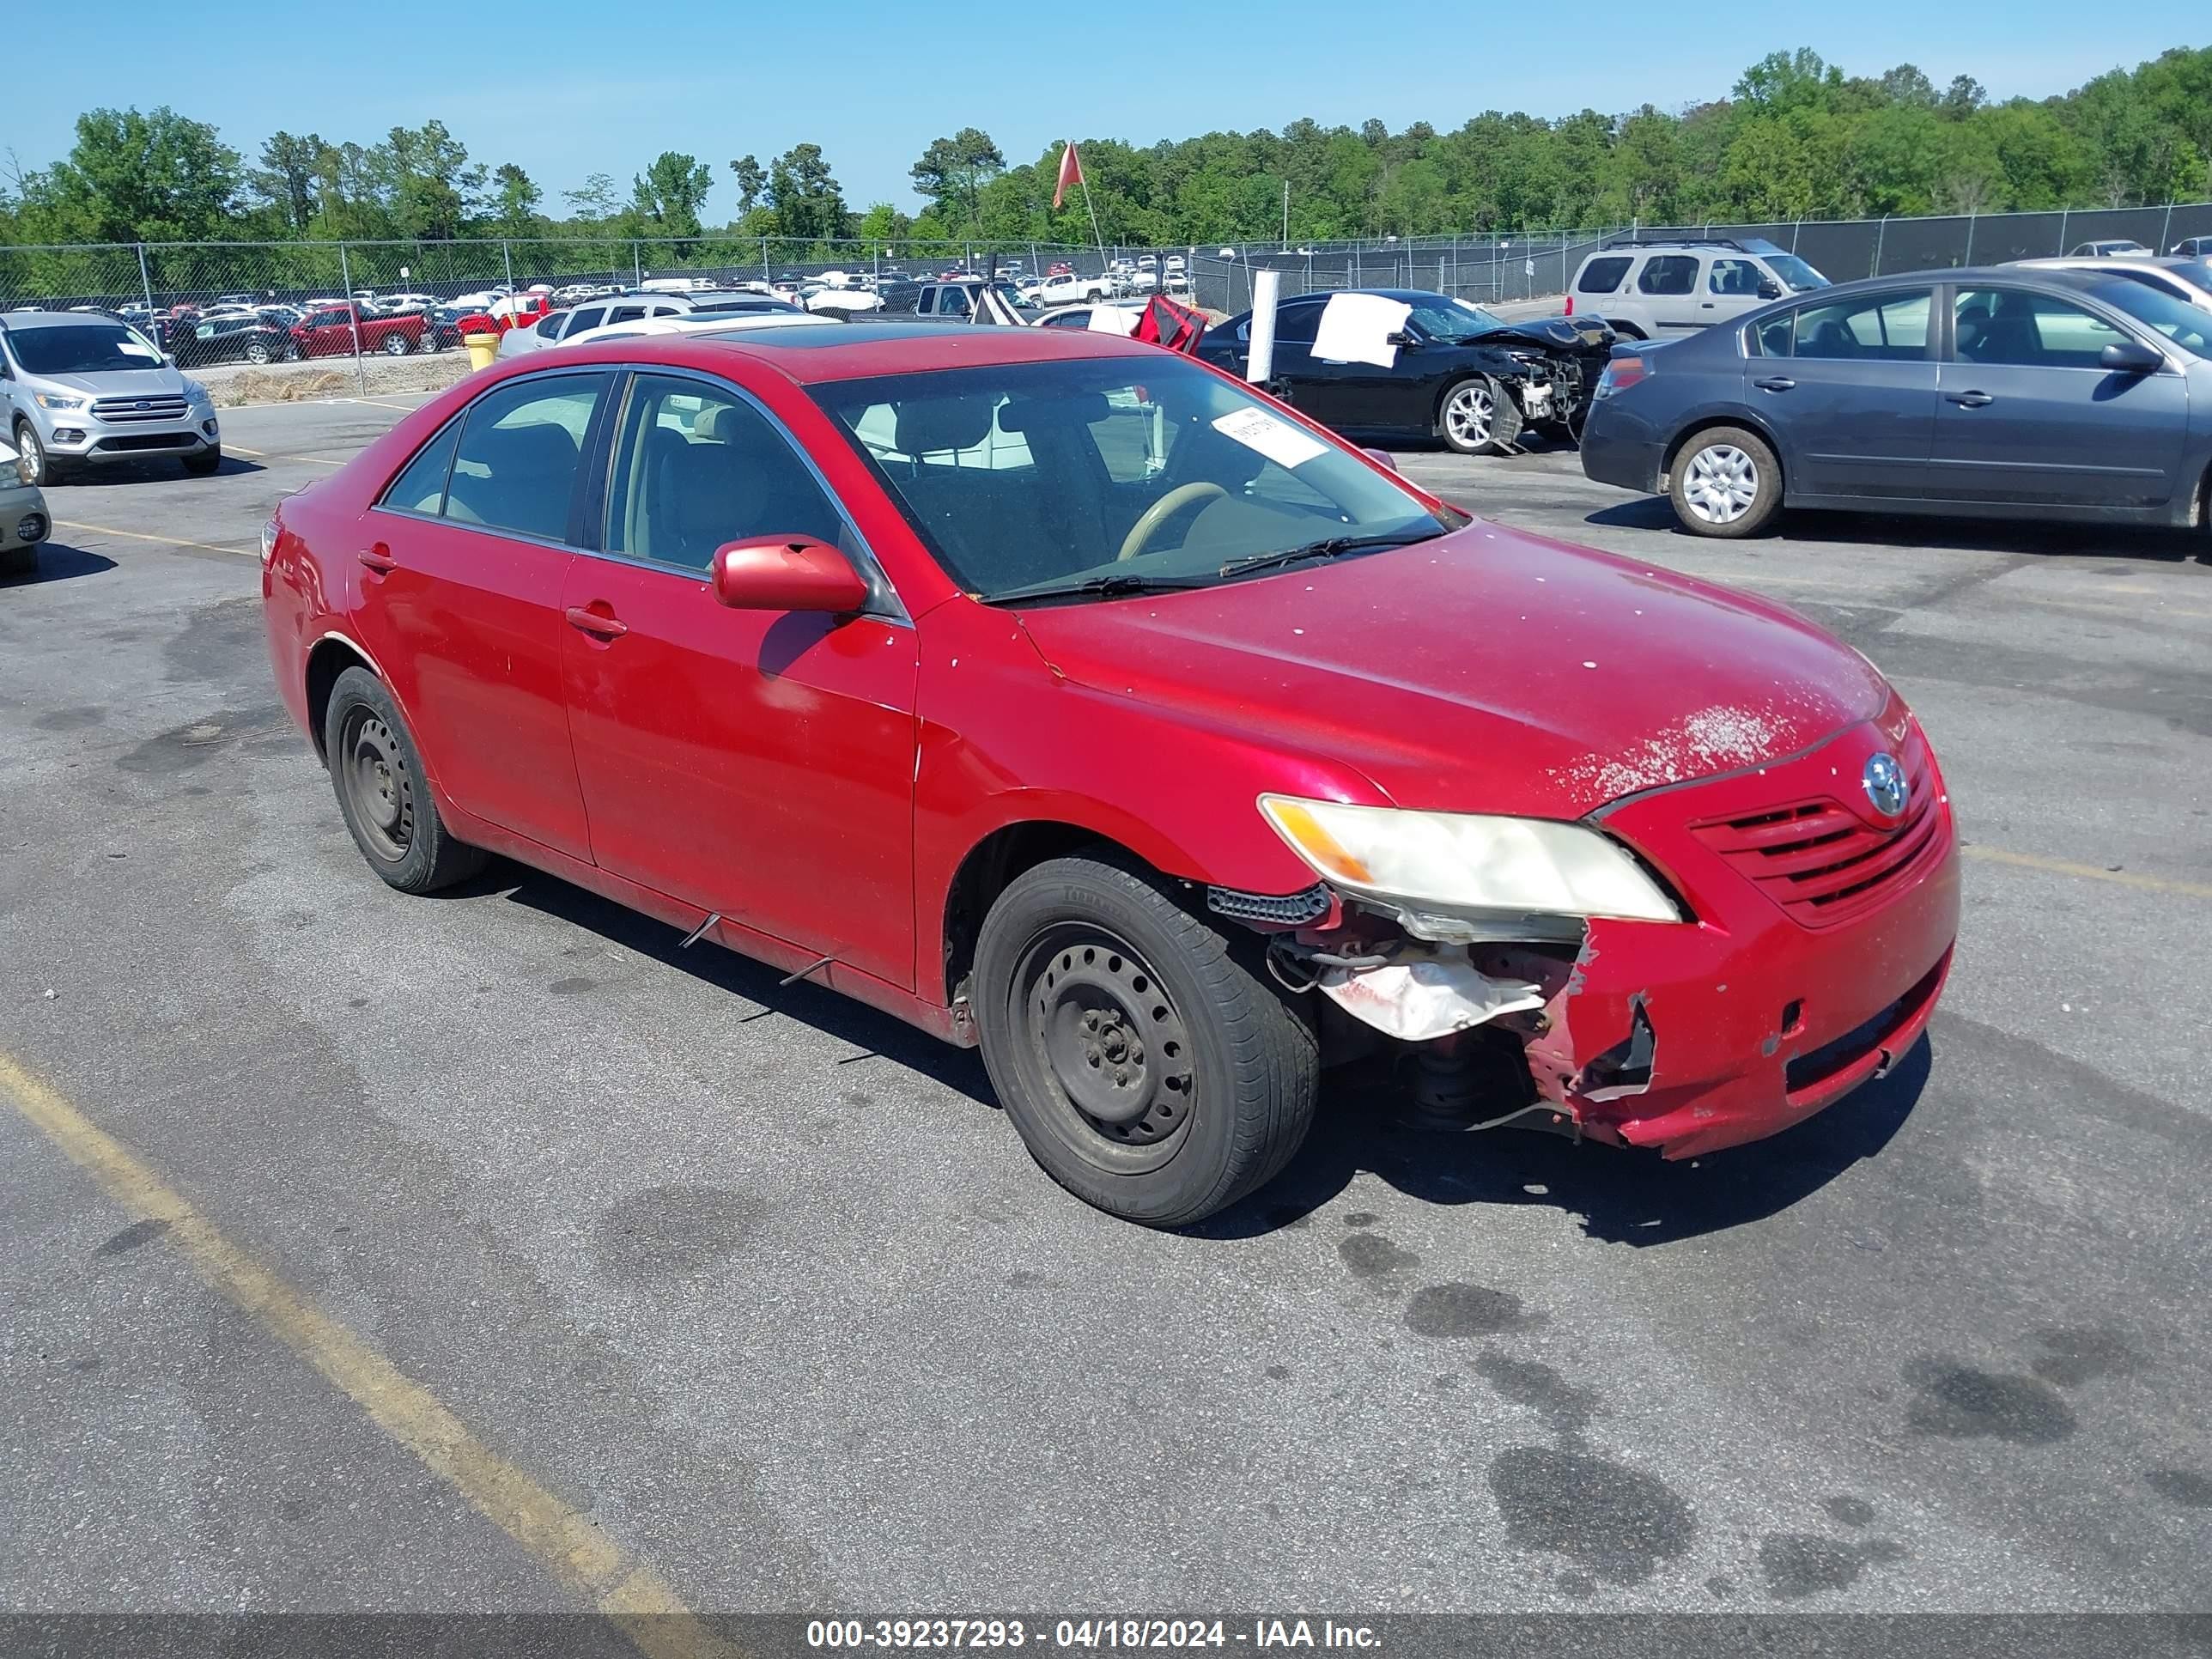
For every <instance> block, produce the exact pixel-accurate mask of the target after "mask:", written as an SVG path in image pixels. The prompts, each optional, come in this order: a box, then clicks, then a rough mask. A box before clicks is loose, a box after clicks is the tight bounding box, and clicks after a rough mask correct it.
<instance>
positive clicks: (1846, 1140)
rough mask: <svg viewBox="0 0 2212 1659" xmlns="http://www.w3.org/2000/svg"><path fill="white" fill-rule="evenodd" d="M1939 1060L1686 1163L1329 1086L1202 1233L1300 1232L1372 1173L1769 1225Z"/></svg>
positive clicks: (1582, 1214) (1468, 1190) (1523, 1198)
mask: <svg viewBox="0 0 2212 1659" xmlns="http://www.w3.org/2000/svg"><path fill="white" fill-rule="evenodd" d="M1928 1073H1929V1043H1928V1042H1927V1040H1926V1039H1925V1038H1923V1040H1922V1041H1921V1042H1919V1043H1918V1044H1917V1045H1916V1046H1915V1047H1914V1048H1913V1049H1912V1051H1911V1053H1910V1054H1907V1055H1906V1056H1905V1058H1904V1060H1901V1061H1899V1064H1898V1066H1897V1067H1896V1069H1895V1070H1893V1072H1891V1073H1890V1074H1889V1075H1888V1076H1887V1078H1884V1079H1881V1081H1879V1082H1876V1083H1871V1084H1869V1085H1866V1086H1865V1087H1864V1088H1862V1089H1860V1090H1859V1091H1857V1093H1855V1094H1852V1095H1850V1096H1848V1097H1845V1098H1844V1099H1843V1100H1841V1101H1838V1103H1836V1104H1834V1105H1833V1106H1831V1107H1829V1108H1828V1109H1826V1111H1824V1112H1820V1113H1819V1114H1817V1115H1814V1116H1813V1117H1811V1118H1808V1119H1807V1120H1806V1121H1804V1122H1802V1123H1800V1124H1798V1125H1797V1126H1796V1127H1795V1128H1792V1129H1789V1130H1786V1131H1784V1133H1781V1134H1778V1135H1776V1136H1774V1137H1772V1138H1771V1139H1766V1140H1761V1141H1755V1142H1753V1144H1752V1145H1750V1146H1739V1147H1735V1148H1732V1149H1731V1150H1729V1151H1728V1152H1715V1153H1712V1154H1711V1155H1709V1156H1707V1157H1705V1158H1699V1159H1696V1160H1694V1161H1692V1162H1686V1163H1680V1164H1670V1163H1668V1162H1667V1161H1665V1160H1664V1159H1662V1158H1660V1157H1659V1156H1658V1155H1657V1154H1656V1153H1654V1152H1637V1151H1631V1150H1627V1149H1624V1148H1620V1147H1614V1146H1600V1145H1598V1144H1597V1143H1595V1142H1594V1141H1585V1142H1583V1143H1582V1144H1581V1145H1579V1146H1577V1144H1576V1143H1575V1142H1574V1141H1572V1140H1571V1139H1566V1138H1565V1137H1563V1136H1560V1135H1556V1134H1549V1133H1541V1132H1537V1131H1531V1130H1526V1129H1492V1130H1487V1131H1484V1132H1480V1133H1471V1134H1468V1133H1462V1134H1450V1133H1437V1132H1435V1131H1430V1130H1421V1129H1414V1128H1409V1127H1405V1126H1403V1125H1401V1123H1399V1122H1398V1121H1396V1119H1395V1106H1396V1101H1395V1097H1393V1095H1392V1093H1391V1091H1389V1089H1388V1088H1387V1087H1379V1086H1373V1085H1369V1086H1364V1087H1363V1086H1352V1087H1343V1086H1340V1087H1337V1088H1334V1089H1332V1088H1330V1087H1328V1081H1327V1079H1324V1085H1323V1092H1322V1109H1321V1115H1320V1117H1319V1118H1318V1120H1317V1121H1316V1123H1315V1125H1314V1130H1313V1133H1312V1134H1311V1135H1310V1136H1309V1137H1308V1138H1307V1140H1306V1144H1305V1146H1304V1148H1303V1149H1302V1150H1301V1151H1300V1152H1299V1153H1298V1156H1297V1158H1295V1159H1294V1160H1293V1161H1292V1162H1291V1167H1290V1168H1289V1169H1288V1170H1285V1171H1284V1172H1283V1174H1282V1175H1281V1176H1279V1177H1278V1178H1277V1179H1276V1180H1275V1181H1274V1182H1272V1183H1271V1184H1269V1185H1268V1186H1267V1187H1266V1188H1262V1189H1261V1191H1260V1192H1258V1193H1256V1194H1254V1195H1253V1196H1252V1197H1250V1198H1249V1199H1246V1200H1243V1202H1242V1203H1240V1204H1237V1205H1235V1206H1231V1208H1229V1209H1227V1210H1225V1211H1223V1212H1221V1213H1220V1214H1219V1215H1218V1216H1215V1217H1214V1218H1212V1220H1210V1221H1207V1222H1204V1223H1201V1224H1200V1225H1199V1226H1198V1227H1197V1228H1196V1229H1194V1231H1195V1232H1197V1233H1198V1234H1199V1235H1200V1236H1201V1237H1214V1238H1243V1237H1255V1236H1257V1235H1260V1234H1262V1233H1268V1232H1273V1231H1275V1230H1276V1229H1278V1228H1279V1227H1285V1226H1289V1225H1295V1224H1296V1223H1297V1221H1299V1220H1300V1219H1302V1218H1304V1216H1306V1215H1307V1214H1309V1213H1310V1212H1312V1211H1314V1210H1316V1209H1319V1208H1320V1207H1321V1206H1322V1205H1324V1204H1326V1203H1328V1201H1329V1200H1331V1199H1333V1198H1334V1197H1336V1196H1337V1195H1338V1194H1340V1193H1341V1192H1342V1191H1343V1190H1344V1189H1345V1188H1346V1186H1347V1185H1348V1184H1349V1183H1350V1182H1351V1181H1352V1177H1353V1176H1355V1175H1357V1174H1358V1173H1359V1172H1360V1171H1362V1170H1365V1171H1368V1172H1370V1173H1371V1174H1374V1175H1376V1176H1381V1177H1382V1178H1383V1180H1384V1181H1387V1182H1389V1184H1390V1185H1391V1186H1392V1187H1394V1188H1396V1189H1397V1190H1398V1191H1400V1192H1401V1193H1404V1194H1407V1196H1408V1197H1412V1198H1417V1199H1420V1200H1425V1202H1428V1203H1431V1204H1440V1205H1459V1204H1483V1205H1504V1204H1541V1205H1545V1206H1549V1207H1551V1208H1553V1209H1557V1210H1564V1211H1565V1212H1567V1213H1569V1214H1570V1215H1572V1216H1574V1217H1575V1218H1577V1220H1579V1221H1580V1222H1581V1223H1582V1227H1583V1231H1584V1232H1585V1233H1586V1234H1588V1235H1589V1237H1592V1238H1596V1239H1602V1240H1605V1241H1607V1242H1608V1243H1623V1244H1667V1243H1673V1242H1674V1241H1675V1240H1677V1239H1682V1238H1693V1237H1698V1236H1699V1235H1700V1234H1704V1233H1713V1232H1720V1231H1725V1230H1726V1229H1728V1228H1730V1227H1740V1226H1741V1225H1744V1224H1745V1223H1747V1222H1753V1221H1759V1220H1761V1219H1764V1218H1765V1217H1767V1216H1771V1215H1773V1214H1776V1213H1778V1212H1780V1211H1783V1210H1785V1209H1788V1208H1789V1207H1790V1206H1791V1205H1793V1204H1796V1203H1797V1202H1798V1201H1799V1200H1802V1199H1804V1198H1806V1197H1808V1196H1810V1195H1811V1194H1814V1193H1816V1192H1818V1191H1819V1190H1820V1188H1823V1187H1825V1186H1826V1185H1827V1184H1828V1183H1829V1182H1832V1181H1833V1180H1834V1179H1835V1178H1836V1177H1837V1176H1840V1175H1842V1174H1843V1173H1844V1171H1845V1170H1849V1169H1850V1168H1851V1167H1852V1166H1853V1165H1854V1164H1859V1163H1862V1162H1863V1161H1865V1160H1866V1159H1868V1158H1875V1157H1877V1156H1879V1155H1880V1154H1881V1151H1882V1149H1883V1148H1884V1147H1885V1146H1887V1145H1888V1144H1889V1141H1890V1139H1891V1137H1893V1135H1895V1134H1896V1133H1897V1132H1898V1130H1899V1128H1901V1127H1903V1126H1904V1124H1905V1120H1906V1118H1908V1117H1909V1116H1910V1115H1911V1112H1912V1109H1913V1107H1914V1106H1915V1105H1916V1104H1917V1103H1918V1102H1919V1099H1920V1094H1921V1091H1922V1090H1923V1088H1924V1087H1925V1086H1926V1085H1927V1081H1928Z"/></svg>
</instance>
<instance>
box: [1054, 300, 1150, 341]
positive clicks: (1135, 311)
mask: <svg viewBox="0 0 2212 1659" xmlns="http://www.w3.org/2000/svg"><path fill="white" fill-rule="evenodd" d="M1145 304H1146V302H1145V301H1142V300H1109V301H1105V302H1104V303H1103V304H1100V305H1082V306H1054V307H1053V308H1052V309H1051V310H1050V311H1048V312H1046V313H1044V315H1043V316H1042V317H1040V318H1038V319H1036V321H1035V322H1033V323H1032V324H1030V326H1031V327H1032V328H1079V329H1085V330H1088V331H1090V332H1091V333H1093V334H1123V335H1126V334H1133V333H1134V332H1135V331H1136V328H1137V319H1139V318H1140V317H1142V316H1143V315H1144V314H1145Z"/></svg>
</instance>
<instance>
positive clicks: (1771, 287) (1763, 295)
mask: <svg viewBox="0 0 2212 1659" xmlns="http://www.w3.org/2000/svg"><path fill="white" fill-rule="evenodd" d="M1781 297H1782V284H1781V283H1778V282H1776V281H1775V280H1774V278H1772V277H1771V276H1762V277H1760V278H1759V298H1760V299H1762V300H1778V299H1780V298H1781Z"/></svg>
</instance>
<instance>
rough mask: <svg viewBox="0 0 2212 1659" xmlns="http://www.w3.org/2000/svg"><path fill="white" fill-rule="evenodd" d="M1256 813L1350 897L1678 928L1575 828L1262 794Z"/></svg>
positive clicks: (1605, 848) (1671, 914)
mask: <svg viewBox="0 0 2212 1659" xmlns="http://www.w3.org/2000/svg"><path fill="white" fill-rule="evenodd" d="M1260 811H1261V812H1262V813H1263V814H1265V815H1266V817H1267V822H1268V823H1271V824H1273V826H1274V828H1275V833H1276V834H1278V835H1279V836H1282V838H1283V839H1284V840H1285V841H1286V842H1289V843H1290V845H1291V850H1292V851H1293V852H1295V853H1297V855H1298V856H1299V857H1300V858H1302V859H1304V860H1305V861H1306V862H1307V863H1308V864H1310V865H1311V866H1313V867H1314V869H1315V870H1316V871H1317V872H1319V873H1320V874H1321V876H1322V878H1323V879H1324V880H1327V881H1330V882H1333V883H1334V884H1336V885H1338V886H1340V887H1346V888H1349V889H1351V890H1353V891H1355V892H1362V893H1372V894H1375V895H1376V896H1383V897H1390V898H1397V899H1405V900H1409V901H1412V902H1414V903H1422V902H1426V903H1430V904H1442V905H1449V906H1451V907H1452V908H1455V909H1468V910H1498V911H1504V912H1507V913H1510V914H1513V915H1559V916H1606V917H1613V918H1619V919H1621V920H1624V921H1682V920H1683V915H1682V913H1681V911H1680V909H1679V908H1677V907H1676V906H1675V904H1674V901H1673V900H1672V899H1670V898H1668V896H1667V895H1666V894H1665V893H1664V892H1662V891H1661V890H1660V889H1659V886H1658V884H1656V883H1655V882H1654V881H1653V880H1652V879H1651V878H1650V876H1648V875H1646V874H1644V870H1643V867H1642V866H1640V865H1638V863H1637V862H1636V860H1634V859H1632V858H1631V857H1630V856H1629V855H1628V854H1626V852H1624V851H1622V850H1621V848H1619V847H1617V846H1615V845H1614V844H1613V842H1610V841H1608V840H1607V839H1606V838H1605V837H1604V836H1601V835H1599V834H1598V833H1596V832H1595V830H1591V829H1583V827H1582V826H1581V825H1579V824H1574V823H1553V822H1552V821H1551V820H1549V819H1547V818H1508V817H1484V816H1478V815H1475V814H1473V813H1465V812H1406V811H1399V810H1398V809H1396V808H1395V807H1389V806H1346V805H1342V804H1341V803H1340V802H1336V801H1324V800H1300V799H1297V798H1296V797H1293V796H1290V795H1262V796H1261V797H1260Z"/></svg>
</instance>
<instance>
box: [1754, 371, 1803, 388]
mask: <svg viewBox="0 0 2212 1659" xmlns="http://www.w3.org/2000/svg"><path fill="white" fill-rule="evenodd" d="M1752 384H1753V386H1757V387H1758V388H1759V390H1760V391H1761V392H1788V391H1790V390H1791V389H1792V388H1793V387H1795V386H1796V384H1797V382H1796V381H1795V380H1791V379H1790V377H1789V376H1788V375H1787V374H1770V375H1768V376H1767V377H1766V378H1765V380H1753V382H1752Z"/></svg>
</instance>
